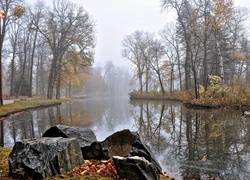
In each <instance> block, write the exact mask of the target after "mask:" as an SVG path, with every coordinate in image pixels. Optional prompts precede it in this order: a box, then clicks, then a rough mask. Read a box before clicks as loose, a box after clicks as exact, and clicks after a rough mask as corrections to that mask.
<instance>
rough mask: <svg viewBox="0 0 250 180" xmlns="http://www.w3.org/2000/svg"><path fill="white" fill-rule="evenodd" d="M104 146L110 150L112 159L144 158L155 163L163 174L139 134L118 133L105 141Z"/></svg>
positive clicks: (127, 131)
mask: <svg viewBox="0 0 250 180" xmlns="http://www.w3.org/2000/svg"><path fill="white" fill-rule="evenodd" d="M103 146H104V148H105V149H108V152H109V156H110V157H112V156H122V157H129V156H139V157H143V158H145V159H146V160H147V161H149V162H150V163H153V164H154V165H155V167H156V168H157V170H158V172H159V173H162V168H161V166H160V164H159V162H158V161H157V160H156V158H155V157H154V155H153V153H152V152H151V150H150V148H149V147H148V146H147V145H145V144H143V143H142V141H141V139H140V136H139V134H138V133H136V132H131V131H130V130H129V129H124V130H122V131H117V132H115V133H114V134H112V135H110V136H109V137H107V138H106V139H105V140H104V141H103Z"/></svg>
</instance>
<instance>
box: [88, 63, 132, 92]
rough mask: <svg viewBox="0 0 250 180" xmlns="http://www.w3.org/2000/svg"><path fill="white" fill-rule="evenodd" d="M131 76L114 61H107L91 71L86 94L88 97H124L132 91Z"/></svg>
mask: <svg viewBox="0 0 250 180" xmlns="http://www.w3.org/2000/svg"><path fill="white" fill-rule="evenodd" d="M130 81H131V74H130V72H129V70H128V69H126V68H124V67H117V66H116V65H114V63H113V62H112V61H106V62H105V63H104V65H103V66H97V67H95V68H93V69H91V71H90V74H89V78H88V80H87V81H86V83H85V86H84V92H85V94H87V95H99V96H123V95H128V93H129V91H130Z"/></svg>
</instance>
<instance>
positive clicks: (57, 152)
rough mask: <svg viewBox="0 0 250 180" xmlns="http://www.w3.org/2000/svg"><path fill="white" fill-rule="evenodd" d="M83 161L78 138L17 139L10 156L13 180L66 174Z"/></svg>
mask: <svg viewBox="0 0 250 180" xmlns="http://www.w3.org/2000/svg"><path fill="white" fill-rule="evenodd" d="M83 163H84V160H83V157H82V153H81V149H80V146H79V143H78V141H77V140H76V139H75V138H62V137H56V138H47V137H44V138H40V139H36V140H23V141H20V142H17V143H16V144H15V145H14V147H13V149H12V152H11V153H10V156H9V169H10V173H9V174H10V176H11V177H13V178H14V179H28V177H31V178H33V179H45V178H46V177H51V176H54V175H56V174H61V173H65V172H67V171H70V170H72V169H73V168H74V167H76V166H80V165H82V164H83Z"/></svg>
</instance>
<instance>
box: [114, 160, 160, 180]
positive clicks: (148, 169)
mask: <svg viewBox="0 0 250 180" xmlns="http://www.w3.org/2000/svg"><path fill="white" fill-rule="evenodd" d="M113 161H114V164H115V167H116V170H117V173H118V174H119V176H120V177H121V178H126V179H129V180H151V179H152V180H160V174H159V173H158V170H157V169H156V166H155V165H154V164H153V163H150V162H149V161H147V160H146V159H145V158H143V157H138V156H133V157H120V156H113Z"/></svg>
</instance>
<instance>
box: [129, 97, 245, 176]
mask: <svg viewBox="0 0 250 180" xmlns="http://www.w3.org/2000/svg"><path fill="white" fill-rule="evenodd" d="M132 105H133V113H132V115H133V117H134V118H135V119H137V121H135V122H137V126H138V130H139V133H140V134H141V135H142V137H143V138H144V141H145V142H147V143H148V144H149V146H151V147H152V148H153V150H154V152H157V155H158V156H160V157H161V163H162V164H163V166H164V167H166V170H167V173H168V174H170V176H172V177H176V178H177V179H209V178H217V179H249V178H250V169H249V167H250V166H249V165H250V163H249V160H248V159H249V143H250V141H249V140H250V139H249V138H250V119H247V118H242V116H241V113H240V111H226V110H190V109H186V108H185V107H183V106H182V104H178V103H175V102H172V103H170V102H160V103H159V102H154V101H148V102H145V101H139V102H132Z"/></svg>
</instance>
